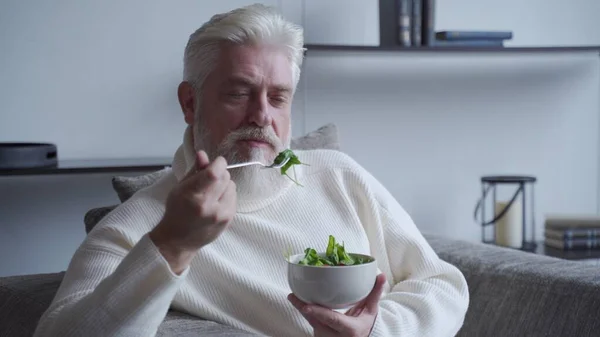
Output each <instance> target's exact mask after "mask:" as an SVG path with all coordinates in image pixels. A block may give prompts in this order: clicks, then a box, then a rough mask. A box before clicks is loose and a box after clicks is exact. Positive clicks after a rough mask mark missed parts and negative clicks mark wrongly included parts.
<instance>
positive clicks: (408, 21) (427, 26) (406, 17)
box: [396, 0, 435, 47]
mask: <svg viewBox="0 0 600 337" xmlns="http://www.w3.org/2000/svg"><path fill="white" fill-rule="evenodd" d="M434 9H435V0H396V10H397V13H398V16H397V18H398V21H397V22H396V24H397V27H398V36H397V39H398V44H399V45H401V46H403V47H413V46H414V47H419V46H433V45H434V43H435V30H434V27H435V23H434V19H435V10H434Z"/></svg>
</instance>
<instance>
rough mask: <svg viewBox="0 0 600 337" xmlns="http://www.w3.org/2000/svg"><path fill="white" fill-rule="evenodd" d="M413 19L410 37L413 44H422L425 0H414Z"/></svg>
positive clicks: (416, 45) (417, 45)
mask: <svg viewBox="0 0 600 337" xmlns="http://www.w3.org/2000/svg"><path fill="white" fill-rule="evenodd" d="M411 7H412V19H411V26H410V38H411V42H412V45H413V46H415V47H420V46H421V41H422V32H421V25H422V10H423V9H422V8H423V0H412V4H411Z"/></svg>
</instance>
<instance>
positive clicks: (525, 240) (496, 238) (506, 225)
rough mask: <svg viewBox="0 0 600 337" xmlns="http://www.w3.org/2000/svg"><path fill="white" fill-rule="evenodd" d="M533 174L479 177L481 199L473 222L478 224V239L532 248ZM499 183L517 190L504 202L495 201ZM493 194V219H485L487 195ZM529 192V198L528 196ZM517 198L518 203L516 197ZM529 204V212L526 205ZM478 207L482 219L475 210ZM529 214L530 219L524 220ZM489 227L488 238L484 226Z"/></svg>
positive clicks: (533, 222)
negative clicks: (479, 226) (479, 236)
mask: <svg viewBox="0 0 600 337" xmlns="http://www.w3.org/2000/svg"><path fill="white" fill-rule="evenodd" d="M536 180H537V179H536V178H535V177H531V176H485V177H481V194H482V196H481V199H480V200H479V201H478V202H477V205H476V206H475V214H474V216H475V221H479V223H480V224H481V240H482V242H484V243H489V244H495V245H500V246H507V247H511V248H516V249H521V250H525V251H535V249H536V247H537V244H536V243H535V212H534V209H535V208H534V206H535V203H534V202H535V200H534V183H535V182H536ZM498 185H509V186H510V185H515V186H516V192H515V193H514V194H513V196H512V197H511V198H510V199H509V200H508V201H507V202H498V201H497V191H496V188H497V186H498ZM490 191H491V194H492V198H493V200H492V202H493V207H492V209H493V214H494V216H493V218H492V220H490V221H486V208H485V201H486V196H487V195H488V194H489V193H490ZM528 195H529V197H530V198H529V199H530V200H529V201H527V196H528ZM519 198H520V202H519V201H518V199H519ZM528 206H529V212H528V209H527V207H528ZM479 209H481V219H480V220H478V219H477V213H478V211H479ZM528 214H530V219H531V221H527V219H528ZM489 227H492V231H491V232H492V235H491V238H490V237H489V235H486V228H489Z"/></svg>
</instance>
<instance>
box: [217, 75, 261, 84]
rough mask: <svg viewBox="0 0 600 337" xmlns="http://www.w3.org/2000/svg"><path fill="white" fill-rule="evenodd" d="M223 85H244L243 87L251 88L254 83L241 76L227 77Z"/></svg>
mask: <svg viewBox="0 0 600 337" xmlns="http://www.w3.org/2000/svg"><path fill="white" fill-rule="evenodd" d="M223 83H224V84H229V85H244V86H251V85H253V84H254V82H253V81H252V80H251V79H249V78H246V77H242V76H232V77H229V78H228V79H226V80H225V81H224V82H223Z"/></svg>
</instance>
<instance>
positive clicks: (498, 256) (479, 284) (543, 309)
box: [425, 234, 600, 337]
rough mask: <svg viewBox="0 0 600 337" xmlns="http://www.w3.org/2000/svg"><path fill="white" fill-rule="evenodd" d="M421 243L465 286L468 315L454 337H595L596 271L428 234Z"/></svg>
mask: <svg viewBox="0 0 600 337" xmlns="http://www.w3.org/2000/svg"><path fill="white" fill-rule="evenodd" d="M425 238H426V239H427V240H428V242H429V243H430V245H431V246H432V247H433V249H434V250H435V251H436V252H437V254H438V255H439V256H440V258H442V259H443V260H445V261H447V262H449V263H451V264H453V265H455V266H456V267H458V268H459V269H460V270H461V271H462V273H463V274H464V276H465V278H466V280H467V283H468V285H469V294H470V304H469V309H468V311H467V315H466V317H465V322H464V325H463V327H462V329H461V330H460V332H459V334H458V335H457V336H459V337H460V336H486V337H495V336H498V337H500V336H502V337H504V336H528V337H537V336H598V335H599V331H600V319H598V318H597V317H598V315H599V314H600V292H599V291H598V289H600V271H599V269H598V267H597V266H595V265H590V264H587V263H584V262H581V261H568V260H562V259H557V258H553V257H548V256H543V255H539V254H533V253H527V252H522V251H519V250H516V249H510V248H503V247H498V246H493V245H488V244H482V243H471V242H466V241H460V240H458V241H457V240H448V239H447V238H443V237H439V236H435V235H431V234H428V235H425Z"/></svg>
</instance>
